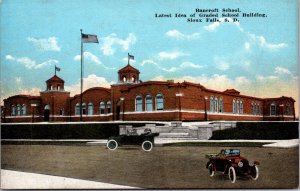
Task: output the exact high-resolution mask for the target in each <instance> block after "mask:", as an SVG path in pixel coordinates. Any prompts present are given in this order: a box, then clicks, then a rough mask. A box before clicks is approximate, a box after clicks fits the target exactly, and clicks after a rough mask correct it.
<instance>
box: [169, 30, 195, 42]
mask: <svg viewBox="0 0 300 191" xmlns="http://www.w3.org/2000/svg"><path fill="white" fill-rule="evenodd" d="M166 35H167V36H168V37H170V38H175V39H178V40H194V39H198V38H200V33H193V34H190V35H187V34H183V33H181V32H180V31H178V30H170V31H168V32H166Z"/></svg>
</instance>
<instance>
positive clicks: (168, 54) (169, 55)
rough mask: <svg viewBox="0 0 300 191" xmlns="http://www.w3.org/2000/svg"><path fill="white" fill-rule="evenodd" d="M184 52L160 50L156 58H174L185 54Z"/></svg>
mask: <svg viewBox="0 0 300 191" xmlns="http://www.w3.org/2000/svg"><path fill="white" fill-rule="evenodd" d="M185 55H186V54H185V53H183V52H179V51H174V52H160V53H158V58H159V59H161V60H174V59H176V58H178V57H181V56H185Z"/></svg>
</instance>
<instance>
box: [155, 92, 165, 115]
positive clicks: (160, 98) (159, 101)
mask: <svg viewBox="0 0 300 191" xmlns="http://www.w3.org/2000/svg"><path fill="white" fill-rule="evenodd" d="M156 110H158V111H159V110H164V97H163V96H162V94H157V95H156Z"/></svg>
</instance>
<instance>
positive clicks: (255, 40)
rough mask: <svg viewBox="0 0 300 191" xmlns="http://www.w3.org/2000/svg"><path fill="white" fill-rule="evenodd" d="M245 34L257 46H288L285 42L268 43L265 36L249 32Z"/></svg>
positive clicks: (268, 47)
mask: <svg viewBox="0 0 300 191" xmlns="http://www.w3.org/2000/svg"><path fill="white" fill-rule="evenodd" d="M247 36H248V38H249V40H250V43H251V44H257V45H258V46H259V47H261V48H265V49H268V50H278V49H282V48H286V47H287V46H288V45H287V44H286V43H278V44H272V43H269V42H267V40H266V38H265V37H263V36H257V35H255V34H252V33H249V32H248V33H247ZM249 48H250V44H249Z"/></svg>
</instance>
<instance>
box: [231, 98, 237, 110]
mask: <svg viewBox="0 0 300 191" xmlns="http://www.w3.org/2000/svg"><path fill="white" fill-rule="evenodd" d="M232 113H236V102H235V99H233V101H232Z"/></svg>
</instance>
